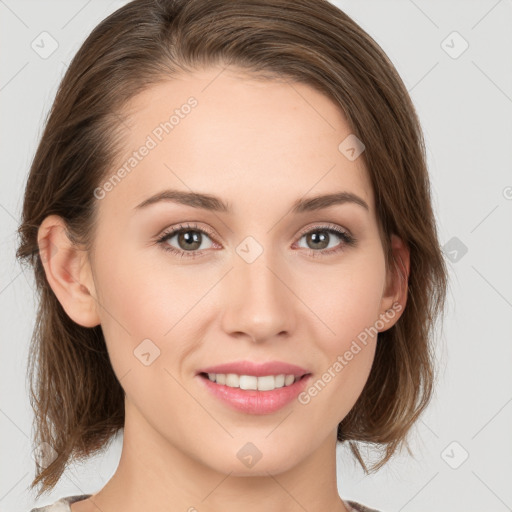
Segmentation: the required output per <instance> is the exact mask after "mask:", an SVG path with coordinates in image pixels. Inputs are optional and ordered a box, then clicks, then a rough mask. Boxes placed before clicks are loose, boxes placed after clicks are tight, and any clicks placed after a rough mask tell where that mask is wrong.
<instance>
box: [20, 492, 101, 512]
mask: <svg viewBox="0 0 512 512" xmlns="http://www.w3.org/2000/svg"><path fill="white" fill-rule="evenodd" d="M89 496H92V495H91V494H75V495H73V496H64V497H63V498H60V499H59V500H57V501H55V502H54V503H51V504H50V505H43V506H42V507H36V508H33V509H31V510H30V512H71V507H70V505H71V503H74V502H75V501H80V500H85V499H86V498H88V497H89Z"/></svg>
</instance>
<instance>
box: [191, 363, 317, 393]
mask: <svg viewBox="0 0 512 512" xmlns="http://www.w3.org/2000/svg"><path fill="white" fill-rule="evenodd" d="M200 373H225V374H228V373H235V374H237V375H254V376H255V377H263V376H265V375H281V374H283V373H284V374H285V375H295V377H302V376H303V375H305V374H307V373H309V372H308V371H307V370H305V369H304V368H301V367H300V366H296V365H294V364H289V363H284V362H281V361H269V362H268V363H253V362H251V361H234V362H232V363H224V364H219V365H217V366H209V367H208V368H202V369H200V370H198V371H197V374H200ZM231 389H233V388H231Z"/></svg>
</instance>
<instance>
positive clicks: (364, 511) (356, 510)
mask: <svg viewBox="0 0 512 512" xmlns="http://www.w3.org/2000/svg"><path fill="white" fill-rule="evenodd" d="M345 504H346V505H348V506H349V507H351V508H350V511H349V512H380V511H379V510H377V509H376V508H369V507H366V506H365V505H362V504H361V503H358V502H357V501H351V500H346V501H345Z"/></svg>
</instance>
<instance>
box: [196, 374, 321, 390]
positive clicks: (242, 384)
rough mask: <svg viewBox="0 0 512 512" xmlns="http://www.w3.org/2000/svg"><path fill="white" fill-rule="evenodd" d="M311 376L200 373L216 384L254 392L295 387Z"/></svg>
mask: <svg viewBox="0 0 512 512" xmlns="http://www.w3.org/2000/svg"><path fill="white" fill-rule="evenodd" d="M309 375H311V374H310V373H304V374H302V375H294V374H284V373H281V374H277V375H259V376H257V375H238V374H236V373H227V374H226V373H206V372H200V373H199V376H200V377H202V378H203V379H206V380H209V381H210V382H215V383H216V384H220V385H222V386H227V387H229V388H238V389H242V390H254V391H273V390H275V389H280V388H284V387H290V386H293V384H295V383H296V382H298V381H299V380H302V379H304V378H305V377H308V376H309Z"/></svg>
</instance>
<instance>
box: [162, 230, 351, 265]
mask: <svg viewBox="0 0 512 512" xmlns="http://www.w3.org/2000/svg"><path fill="white" fill-rule="evenodd" d="M182 231H198V232H200V233H203V234H205V235H208V236H209V237H210V238H212V239H213V233H211V232H210V231H209V230H207V229H204V228H199V227H198V226H197V225H196V224H187V225H185V226H184V225H182V224H180V225H179V227H177V228H172V229H170V230H169V231H166V232H164V233H163V234H162V236H160V237H159V238H158V239H157V243H158V244H160V245H161V246H162V249H163V250H164V251H168V252H171V253H174V254H176V255H177V256H180V257H185V258H197V257H200V256H201V255H202V254H201V251H197V250H196V251H183V250H181V249H176V248H175V247H173V246H172V245H169V244H167V243H166V242H167V240H169V239H171V238H172V237H173V236H174V235H176V234H177V233H180V232H182ZM317 231H324V232H327V233H330V234H334V235H336V236H338V237H339V238H341V239H342V243H341V244H340V246H339V247H338V248H335V249H333V248H331V249H322V250H318V251H315V250H313V249H306V250H308V251H309V252H310V255H311V256H312V257H313V258H318V257H323V256H330V255H332V254H336V253H338V252H340V251H342V250H343V246H344V245H346V246H350V247H353V246H355V244H356V239H355V238H354V237H353V236H352V235H350V234H349V233H347V232H346V231H344V230H342V229H341V228H339V227H337V226H335V225H325V226H315V227H313V228H310V229H308V230H306V231H303V232H302V233H301V234H300V236H299V240H300V239H301V238H302V237H303V236H304V235H307V234H309V233H314V232H317Z"/></svg>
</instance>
